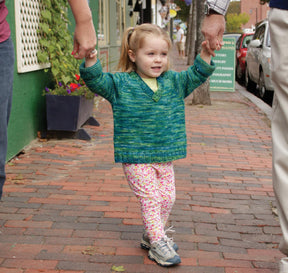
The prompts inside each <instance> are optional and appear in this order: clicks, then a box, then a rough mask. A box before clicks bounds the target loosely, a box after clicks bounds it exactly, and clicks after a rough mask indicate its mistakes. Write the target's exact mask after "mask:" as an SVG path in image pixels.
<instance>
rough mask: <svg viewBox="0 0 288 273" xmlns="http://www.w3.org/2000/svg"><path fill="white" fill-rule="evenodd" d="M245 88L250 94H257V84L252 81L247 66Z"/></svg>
mask: <svg viewBox="0 0 288 273" xmlns="http://www.w3.org/2000/svg"><path fill="white" fill-rule="evenodd" d="M245 87H246V89H247V90H248V91H250V92H255V89H256V83H255V82H253V81H251V79H250V77H249V72H248V69H247V66H246V69H245Z"/></svg>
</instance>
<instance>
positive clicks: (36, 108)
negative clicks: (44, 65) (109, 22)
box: [6, 1, 98, 160]
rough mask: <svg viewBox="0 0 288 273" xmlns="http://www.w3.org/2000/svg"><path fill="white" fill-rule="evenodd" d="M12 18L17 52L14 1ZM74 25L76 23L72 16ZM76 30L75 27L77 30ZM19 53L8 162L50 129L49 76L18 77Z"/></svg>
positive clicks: (10, 4) (95, 5) (94, 3)
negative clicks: (47, 110)
mask: <svg viewBox="0 0 288 273" xmlns="http://www.w3.org/2000/svg"><path fill="white" fill-rule="evenodd" d="M90 4H91V9H92V11H93V17H94V18H93V19H94V25H95V28H96V26H97V25H98V23H97V16H96V15H97V14H98V1H91V3H90ZM6 5H7V8H8V10H9V14H8V17H7V20H8V22H9V24H10V28H11V36H12V39H13V41H14V46H15V49H16V37H15V35H16V33H15V14H14V1H6ZM70 18H71V22H73V23H74V19H73V16H72V15H71V14H70ZM73 29H74V27H73ZM16 58H17V56H16V52H15V68H14V86H13V104H12V112H11V116H10V122H9V127H8V152H7V160H9V159H11V158H12V157H13V156H15V155H16V154H17V153H19V152H20V151H21V150H22V149H23V148H24V147H25V146H27V145H28V144H29V143H30V142H31V141H32V140H34V139H35V138H36V137H37V131H40V130H42V129H45V128H46V116H45V111H46V108H45V97H43V96H42V91H43V89H44V88H45V86H46V85H47V84H48V83H49V74H48V73H44V71H43V70H40V71H35V72H28V73H21V74H20V73H17V61H16Z"/></svg>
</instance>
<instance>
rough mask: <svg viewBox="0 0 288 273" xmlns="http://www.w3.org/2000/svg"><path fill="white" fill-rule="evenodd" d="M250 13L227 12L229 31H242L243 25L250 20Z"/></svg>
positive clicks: (227, 29) (227, 27) (227, 28)
mask: <svg viewBox="0 0 288 273" xmlns="http://www.w3.org/2000/svg"><path fill="white" fill-rule="evenodd" d="M249 18H250V17H249V15H248V14H247V13H240V14H235V13H230V14H227V24H226V31H227V32H242V30H241V26H242V25H244V24H246V23H247V22H248V21H249Z"/></svg>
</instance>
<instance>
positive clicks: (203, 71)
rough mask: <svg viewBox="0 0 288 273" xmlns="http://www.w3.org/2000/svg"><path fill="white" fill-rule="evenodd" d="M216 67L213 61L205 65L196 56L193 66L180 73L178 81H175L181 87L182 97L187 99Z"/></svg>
mask: <svg viewBox="0 0 288 273" xmlns="http://www.w3.org/2000/svg"><path fill="white" fill-rule="evenodd" d="M215 68H216V66H215V63H214V62H213V61H211V63H210V64H208V63H206V62H205V61H204V60H203V59H202V58H201V57H200V55H197V57H196V59H195V61H194V65H192V66H190V67H189V68H188V70H187V71H182V72H180V74H179V75H178V76H179V79H177V80H176V82H178V83H179V84H181V86H179V88H178V89H179V90H182V92H183V93H182V96H183V97H184V98H186V97H188V96H189V95H190V94H191V93H192V92H193V91H194V90H195V89H196V88H197V87H199V86H200V85H202V84H203V83H204V82H205V81H206V80H207V79H208V78H209V77H210V76H211V75H212V73H213V72H214V70H215Z"/></svg>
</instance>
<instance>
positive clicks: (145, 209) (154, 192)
mask: <svg viewBox="0 0 288 273" xmlns="http://www.w3.org/2000/svg"><path fill="white" fill-rule="evenodd" d="M123 169H124V173H125V175H126V177H127V180H128V183H129V185H130V188H131V189H132V190H133V192H134V193H135V195H136V197H137V198H138V200H139V202H140V205H141V212H142V219H143V223H144V227H145V231H146V232H147V234H148V237H149V239H150V243H153V242H156V241H158V240H160V239H161V238H163V237H164V236H165V231H164V227H165V225H166V222H167V220H168V218H169V215H170V212H171V210H172V207H173V204H174V201H175V178H174V169H173V163H172V162H168V163H152V164H126V163H125V164H123Z"/></svg>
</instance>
